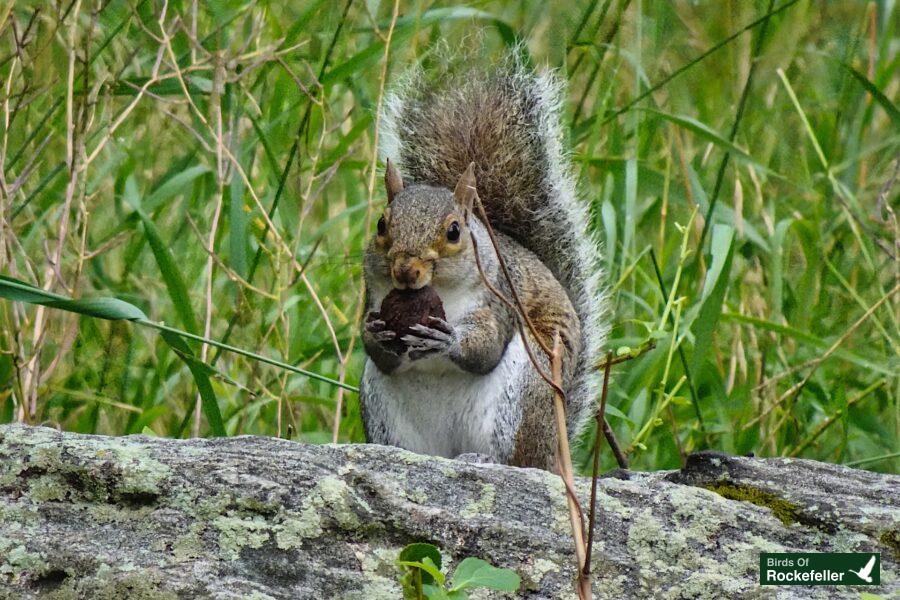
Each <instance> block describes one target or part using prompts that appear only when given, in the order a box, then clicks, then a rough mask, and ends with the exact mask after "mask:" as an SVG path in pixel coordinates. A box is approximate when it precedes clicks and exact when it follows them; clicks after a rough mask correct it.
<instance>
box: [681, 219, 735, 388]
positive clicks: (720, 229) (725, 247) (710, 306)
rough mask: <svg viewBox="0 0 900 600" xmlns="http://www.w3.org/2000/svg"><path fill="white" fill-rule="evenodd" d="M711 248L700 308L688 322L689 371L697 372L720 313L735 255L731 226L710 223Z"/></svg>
mask: <svg viewBox="0 0 900 600" xmlns="http://www.w3.org/2000/svg"><path fill="white" fill-rule="evenodd" d="M710 249H711V251H712V264H711V265H710V267H709V270H708V271H707V272H706V279H705V280H704V282H703V293H702V294H701V304H700V311H699V313H698V314H697V317H696V319H695V320H694V322H693V324H692V325H691V332H692V333H693V334H694V354H693V356H692V357H691V365H690V370H691V372H692V373H697V372H699V370H700V366H701V365H702V364H703V360H704V359H705V358H706V355H707V352H708V351H709V348H710V347H711V346H712V343H713V332H714V331H715V330H716V325H717V324H718V323H719V315H721V314H722V304H723V302H724V301H725V292H726V291H727V290H728V281H729V274H730V272H731V259H732V257H733V255H734V228H732V227H731V226H730V225H721V224H719V225H715V226H713V231H712V241H711V242H710Z"/></svg>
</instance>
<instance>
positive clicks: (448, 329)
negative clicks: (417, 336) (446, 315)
mask: <svg viewBox="0 0 900 600" xmlns="http://www.w3.org/2000/svg"><path fill="white" fill-rule="evenodd" d="M428 323H429V324H430V325H431V328H432V329H437V330H438V331H442V332H444V333H446V334H447V335H452V334H453V325H451V324H450V323H448V322H447V321H445V320H444V319H441V318H439V317H428ZM415 327H421V326H420V325H416V326H415ZM415 327H413V329H415Z"/></svg>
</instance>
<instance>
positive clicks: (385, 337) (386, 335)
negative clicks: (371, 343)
mask: <svg viewBox="0 0 900 600" xmlns="http://www.w3.org/2000/svg"><path fill="white" fill-rule="evenodd" d="M369 333H371V334H372V337H373V338H374V339H375V341H376V342H390V341H392V340H394V339H395V338H396V337H397V333H396V332H394V331H390V330H388V329H386V330H384V331H370V332H369Z"/></svg>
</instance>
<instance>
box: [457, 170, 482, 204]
mask: <svg viewBox="0 0 900 600" xmlns="http://www.w3.org/2000/svg"><path fill="white" fill-rule="evenodd" d="M476 193H477V191H476V189H475V163H473V162H472V163H469V168H467V169H466V172H465V173H463V174H462V176H461V177H460V178H459V181H458V182H457V183H456V189H455V190H453V195H454V196H455V197H456V202H457V203H459V205H460V206H462V207H463V208H464V209H466V210H472V204H473V203H474V202H475V194H476Z"/></svg>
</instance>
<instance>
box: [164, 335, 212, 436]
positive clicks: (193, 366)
mask: <svg viewBox="0 0 900 600" xmlns="http://www.w3.org/2000/svg"><path fill="white" fill-rule="evenodd" d="M159 333H160V335H161V336H162V337H163V339H164V340H165V341H166V343H167V344H169V346H170V347H171V348H172V350H173V351H174V352H175V354H177V355H178V356H179V357H180V358H181V359H182V360H183V361H184V362H185V364H186V365H187V367H188V369H190V371H191V375H193V376H194V382H195V383H196V384H197V391H199V392H200V405H201V407H202V408H203V414H204V415H206V420H207V421H208V422H209V427H210V429H212V433H213V435H214V436H216V437H225V425H224V424H223V423H222V413H221V412H220V411H219V402H218V400H217V399H216V393H215V391H214V390H213V387H212V384H211V383H210V381H209V375H208V374H207V373H208V371H207V369H209V368H210V367H209V366H208V365H207V364H205V363H204V362H202V361H200V360H198V359H197V358H195V357H194V353H193V352H192V351H191V348H190V346H188V345H187V342H185V341H184V340H183V339H182V338H181V336H180V335H178V334H176V333H173V332H171V331H164V330H162V331H160V332H159Z"/></svg>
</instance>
